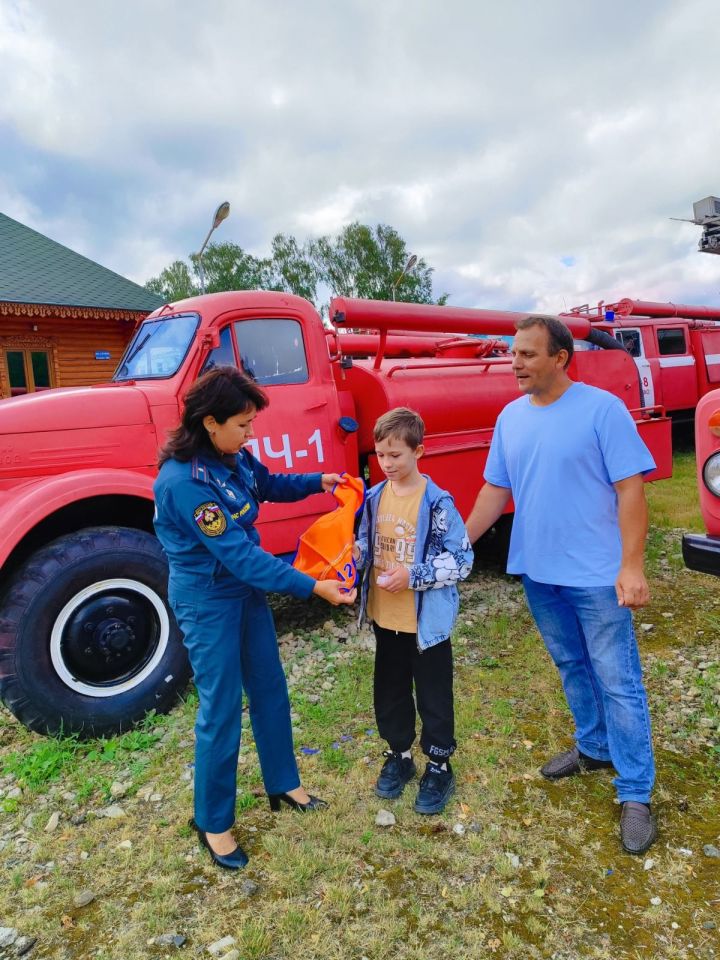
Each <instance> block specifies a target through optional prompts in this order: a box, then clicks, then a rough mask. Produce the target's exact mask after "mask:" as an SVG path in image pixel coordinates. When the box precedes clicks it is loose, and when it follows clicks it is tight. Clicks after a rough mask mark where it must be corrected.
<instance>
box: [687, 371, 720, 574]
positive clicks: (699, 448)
mask: <svg viewBox="0 0 720 960" xmlns="http://www.w3.org/2000/svg"><path fill="white" fill-rule="evenodd" d="M695 460H696V463H697V478H698V492H699V494H700V512H701V513H702V517H703V521H704V523H705V529H706V530H707V535H704V534H698V533H686V534H685V535H684V536H683V540H682V552H683V558H684V560H685V565H686V566H687V567H688V568H689V569H690V570H699V571H700V572H701V573H712V574H714V575H715V576H720V389H718V390H713V391H712V392H711V393H708V394H706V395H705V396H704V397H703V398H702V400H700V402H699V403H698V406H697V411H696V413H695Z"/></svg>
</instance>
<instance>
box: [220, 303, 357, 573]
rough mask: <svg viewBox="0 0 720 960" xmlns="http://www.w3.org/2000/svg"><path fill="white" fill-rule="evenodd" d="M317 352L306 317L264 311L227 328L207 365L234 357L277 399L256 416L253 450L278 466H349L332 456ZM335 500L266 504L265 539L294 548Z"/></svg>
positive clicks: (279, 549)
mask: <svg viewBox="0 0 720 960" xmlns="http://www.w3.org/2000/svg"><path fill="white" fill-rule="evenodd" d="M312 359H313V357H312V354H311V351H310V350H308V349H307V346H306V342H305V337H304V333H303V325H302V323H301V322H300V321H299V320H296V319H294V318H292V317H261V318H249V319H247V320H236V321H235V322H234V323H231V324H230V325H228V326H227V327H225V328H223V330H222V331H221V334H220V345H219V347H217V348H216V349H215V350H213V351H212V353H211V354H210V355H209V356H208V359H207V361H206V363H205V365H204V368H203V369H204V370H207V369H209V368H210V367H211V366H214V365H216V364H220V363H234V364H235V365H237V366H238V367H240V368H241V369H242V370H244V371H245V373H247V374H248V375H249V376H251V377H253V378H254V380H255V381H256V382H257V383H258V385H259V386H261V387H262V388H263V389H264V390H265V391H266V392H267V395H268V397H269V399H270V406H269V407H268V408H267V410H264V411H263V412H262V413H261V414H260V415H259V416H258V418H257V420H256V421H255V434H256V436H255V438H254V439H253V440H251V441H250V442H249V443H248V449H249V450H251V452H252V453H253V454H254V456H255V457H257V459H258V460H260V461H261V462H262V463H263V464H265V466H266V467H267V468H268V470H270V471H271V472H272V473H314V472H320V473H330V472H336V471H342V469H343V464H342V463H329V462H328V461H329V459H334V458H333V450H332V449H331V448H330V439H329V438H330V429H329V420H328V418H329V413H330V407H331V403H330V400H331V398H332V396H333V393H332V388H331V389H330V390H329V389H328V386H327V384H325V383H324V382H322V376H321V371H319V370H314V369H313V363H312ZM315 366H316V367H317V366H319V364H318V363H316V364H315ZM333 502H334V501H332V500H331V499H330V498H329V497H328V496H327V495H324V494H319V495H318V496H313V497H308V498H306V499H305V500H301V501H299V502H298V503H289V504H288V503H284V504H270V503H266V504H263V506H262V508H261V510H260V518H259V521H258V523H259V529H260V531H261V533H262V540H263V546H264V547H265V549H266V550H269V551H270V552H272V553H275V554H279V553H293V552H294V551H295V549H296V548H297V540H298V537H299V536H300V534H301V533H302V532H303V531H304V530H305V529H306V528H307V527H308V526H309V525H310V523H311V522H312V521H313V519H314V518H315V516H318V515H319V514H321V513H324V512H326V511H327V510H328V509H332V504H333Z"/></svg>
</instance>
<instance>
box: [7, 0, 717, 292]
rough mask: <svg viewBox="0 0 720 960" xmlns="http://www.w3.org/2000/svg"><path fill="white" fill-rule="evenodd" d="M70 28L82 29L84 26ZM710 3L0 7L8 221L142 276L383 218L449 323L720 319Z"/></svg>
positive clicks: (49, 3) (50, 0) (105, 2)
mask: <svg viewBox="0 0 720 960" xmlns="http://www.w3.org/2000/svg"><path fill="white" fill-rule="evenodd" d="M70 10H71V11H72V13H71V15H70V12H69V11H70ZM718 26H720V7H719V6H718V4H717V2H716V0H686V2H684V3H683V4H677V3H674V2H671V0H665V2H662V0H636V2H635V3H633V4H627V3H626V2H622V3H621V2H619V0H606V2H604V3H603V4H581V3H577V2H569V0H547V2H545V3H542V4H539V3H537V2H532V0H508V2H506V3H504V4H497V3H495V2H490V0H484V2H472V3H471V2H469V0H463V2H460V0H449V2H447V3H445V4H443V5H442V6H441V5H439V4H437V3H432V2H430V0H419V2H416V3H415V4H412V5H408V4H406V3H400V2H399V0H389V2H388V0H386V2H384V3H382V4H369V3H367V2H362V0H349V2H343V3H337V2H335V3H333V2H331V0H327V2H319V0H317V2H305V3H303V4H290V3H287V2H280V0H266V2H264V3H262V4H260V3H255V2H253V3H250V2H230V0H228V2H220V0H216V2H209V3H206V4H204V5H203V7H202V8H200V7H198V6H197V5H195V4H192V5H191V4H180V3H176V2H175V3H172V2H169V0H167V2H166V0H145V2H140V0H127V2H124V3H122V4H121V3H119V2H113V0H101V2H98V0H74V2H73V4H72V6H71V8H68V6H67V5H64V4H57V3H55V2H54V0H36V2H34V3H26V2H12V0H0V86H1V87H2V89H3V90H4V91H5V96H4V97H3V100H2V103H1V104H0V135H2V136H3V141H4V142H6V143H7V144H9V148H8V150H7V151H6V159H5V163H4V164H3V168H4V169H3V171H2V173H0V209H2V210H3V211H4V212H7V213H8V214H10V215H11V216H16V217H17V218H18V219H20V220H22V221H23V222H26V223H29V224H30V225H31V226H33V227H35V228H36V229H39V230H42V231H44V232H47V233H48V234H49V235H50V236H52V237H53V238H55V239H57V240H59V241H61V242H63V243H67V244H68V245H69V246H73V247H74V248H75V249H78V250H80V251H81V252H83V253H85V254H87V255H88V256H92V257H94V258H95V259H97V260H99V261H100V262H102V263H104V264H106V265H107V266H109V267H111V268H113V269H115V270H118V271H119V272H121V273H125V274H127V275H129V276H131V277H133V279H137V280H140V281H142V280H144V279H146V278H147V277H148V276H150V275H151V274H153V273H157V272H158V271H159V270H160V269H161V268H162V267H163V266H164V265H165V264H167V263H168V262H169V261H170V260H172V259H175V258H177V257H184V256H186V255H187V254H188V252H189V251H190V250H192V249H194V248H195V247H196V246H197V245H198V244H199V243H200V242H201V240H202V238H203V236H204V233H205V230H206V227H207V225H208V221H209V218H210V216H211V213H212V210H213V209H214V208H215V206H216V204H217V203H218V202H219V201H220V200H224V199H228V200H230V202H231V205H232V214H231V217H230V219H229V220H228V221H227V222H226V223H225V224H223V226H222V228H221V231H222V233H221V234H218V239H220V238H222V239H231V240H234V241H235V242H237V243H240V244H241V245H243V246H245V247H247V248H248V249H250V250H252V251H253V252H264V251H266V250H267V248H268V245H269V241H270V239H271V237H272V235H273V234H274V233H275V232H277V231H286V232H292V233H295V234H296V235H297V236H298V237H299V238H300V239H302V238H304V237H306V236H311V235H316V234H318V233H321V232H333V231H335V230H337V229H339V228H340V227H342V226H343V225H344V224H346V223H348V222H350V221H351V220H353V219H360V220H364V221H367V222H378V221H381V222H386V223H390V224H392V225H393V226H395V227H396V228H397V229H399V231H400V232H401V233H402V235H403V236H404V237H405V238H406V239H407V241H408V245H409V248H410V249H412V250H413V251H416V252H418V253H420V254H422V255H423V256H424V257H425V258H426V259H427V260H428V262H429V263H431V264H432V265H433V266H435V267H436V289H437V292H438V293H440V292H444V291H447V292H449V293H450V294H451V302H454V303H457V304H462V305H472V304H478V305H493V306H499V307H503V306H514V307H540V308H543V309H557V308H560V307H562V306H563V305H567V306H569V305H571V304H573V303H576V302H582V301H591V302H592V301H595V300H597V299H599V298H600V297H604V298H606V299H614V298H617V297H620V296H623V295H631V296H644V297H648V298H665V299H674V300H688V299H689V300H705V301H708V300H715V301H716V300H717V289H718V277H719V276H720V258H718V260H716V259H715V258H714V257H709V256H701V255H700V254H697V253H696V252H695V246H696V242H697V237H698V230H697V228H694V227H690V226H687V225H683V224H679V223H673V222H671V221H670V220H669V219H668V218H669V217H670V216H688V215H689V214H690V210H691V203H692V201H693V200H697V199H699V198H700V197H703V196H705V195H707V194H711V193H713V192H720V178H719V175H718V173H717V164H716V160H715V158H716V157H717V155H718V152H719V151H718V147H719V146H720V143H719V141H720V128H719V127H718V124H717V123H716V122H715V121H714V116H715V109H716V105H717V102H718V79H717V70H716V69H715V68H714V66H713V62H712V59H711V56H710V55H708V53H707V52H706V50H707V48H708V44H709V43H710V44H711V42H712V38H714V37H715V36H716V35H717V30H718Z"/></svg>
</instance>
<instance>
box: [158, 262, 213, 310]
mask: <svg viewBox="0 0 720 960" xmlns="http://www.w3.org/2000/svg"><path fill="white" fill-rule="evenodd" d="M145 286H146V287H147V288H148V290H152V292H153V293H159V294H160V296H161V297H165V299H166V300H167V302H168V303H172V302H173V300H184V299H185V298H186V297H194V296H196V294H198V293H199V292H200V284H199V283H196V281H195V277H194V275H193V274H191V273H190V269H189V267H188V265H187V264H186V263H185V261H184V260H176V261H175V262H174V263H171V264H170V266H169V267H165V269H164V270H163V271H162V273H160V275H159V276H157V277H151V278H150V280H148V281H147V283H146V284H145Z"/></svg>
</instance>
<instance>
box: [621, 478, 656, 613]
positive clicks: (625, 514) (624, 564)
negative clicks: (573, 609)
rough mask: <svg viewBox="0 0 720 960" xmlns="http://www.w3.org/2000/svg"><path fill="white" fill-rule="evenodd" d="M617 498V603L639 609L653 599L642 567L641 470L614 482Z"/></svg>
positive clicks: (644, 508) (644, 515)
mask: <svg viewBox="0 0 720 960" xmlns="http://www.w3.org/2000/svg"><path fill="white" fill-rule="evenodd" d="M614 487H615V491H616V492H617V498H618V524H619V526H620V539H621V540H622V561H621V564H620V573H619V574H618V578H617V580H616V581H615V590H616V592H617V598H618V604H619V605H620V606H621V607H629V608H630V609H631V610H637V609H639V608H640V607H644V606H645V604H647V603H649V602H650V589H649V587H648V584H647V580H646V579H645V573H644V571H643V565H644V558H645V537H646V536H647V530H648V510H647V502H646V500H645V484H644V482H643V478H642V474H640V473H636V474H635V475H634V476H632V477H627V478H626V479H625V480H619V481H618V482H617V483H616V484H614Z"/></svg>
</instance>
